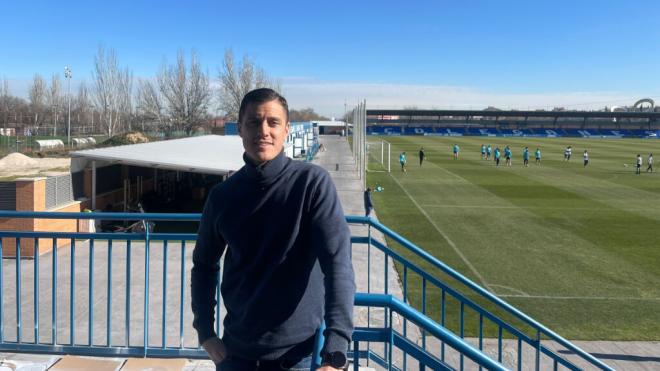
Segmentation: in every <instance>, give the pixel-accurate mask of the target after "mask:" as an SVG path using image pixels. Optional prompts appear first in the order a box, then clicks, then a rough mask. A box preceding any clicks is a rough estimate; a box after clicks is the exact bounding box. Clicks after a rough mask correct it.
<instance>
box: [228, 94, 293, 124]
mask: <svg viewBox="0 0 660 371" xmlns="http://www.w3.org/2000/svg"><path fill="white" fill-rule="evenodd" d="M274 100H276V101H278V102H279V103H280V104H281V105H282V107H283V108H284V111H285V112H286V120H287V121H289V104H288V103H287V102H286V98H284V97H283V96H281V95H280V94H279V93H278V92H276V91H275V90H273V89H269V88H259V89H254V90H252V91H250V92H249V93H247V94H245V96H244V97H243V100H242V101H241V108H240V109H239V110H238V122H241V119H242V118H243V115H245V110H246V109H247V107H248V106H249V105H250V104H252V103H254V104H262V103H266V102H271V101H274Z"/></svg>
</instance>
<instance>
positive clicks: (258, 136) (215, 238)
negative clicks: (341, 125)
mask: <svg viewBox="0 0 660 371" xmlns="http://www.w3.org/2000/svg"><path fill="white" fill-rule="evenodd" d="M238 131H239V134H240V136H241V138H242V140H243V147H244V148H245V153H244V155H243V159H244V161H245V166H243V167H242V168H241V169H240V170H239V171H237V172H236V173H235V174H233V175H232V176H231V177H229V178H228V179H227V180H226V181H225V182H223V183H221V184H219V185H217V186H216V187H215V188H214V189H213V190H212V191H211V192H210V194H209V197H208V199H207V201H206V205H205V207H204V213H203V215H202V219H201V222H200V227H199V232H198V238H197V244H196V246H195V250H194V252H193V268H192V279H191V281H192V282H191V285H192V290H191V291H192V309H193V314H194V320H193V326H194V327H195V329H196V330H197V334H198V337H199V342H200V344H202V347H203V348H204V349H205V350H206V352H207V353H208V354H209V357H210V358H211V359H212V360H213V361H214V362H215V363H216V365H217V369H218V370H232V371H233V370H271V369H272V370H275V369H277V370H280V369H306V368H309V367H310V363H311V353H312V350H313V345H314V338H315V334H316V332H317V329H318V328H319V326H320V325H321V322H322V321H323V320H324V319H325V322H326V330H325V332H324V335H325V344H324V346H323V349H322V352H321V354H322V359H323V362H322V367H321V368H320V369H319V370H326V371H330V370H335V369H340V368H343V367H345V365H346V351H347V350H348V344H349V341H350V339H351V335H352V331H353V300H354V299H353V298H354V295H355V279H354V272H353V266H352V263H351V248H350V233H349V229H348V225H347V224H346V220H345V218H344V213H343V211H342V208H341V204H340V202H339V199H338V197H337V191H336V189H335V187H334V185H333V183H332V180H331V178H330V176H329V175H328V173H327V172H326V171H325V170H323V169H322V168H321V167H318V166H316V165H312V164H308V163H303V162H298V161H292V160H291V159H289V158H288V157H286V156H285V155H284V153H283V146H284V140H285V138H286V137H287V135H288V134H289V109H288V105H287V102H286V100H285V99H284V98H283V97H282V96H280V95H279V94H278V93H276V92H275V91H273V90H271V89H257V90H253V91H251V92H249V93H248V94H246V95H245V97H244V98H243V101H242V102H241V107H240V110H239V117H238ZM225 251H226V254H225V258H224V269H223V272H222V273H223V276H222V284H221V287H220V289H221V293H222V298H223V300H224V304H225V307H226V308H227V314H226V316H225V320H224V334H223V337H222V339H220V338H218V334H216V333H215V331H214V329H213V323H214V307H215V305H216V301H215V292H216V288H217V284H218V282H217V275H218V270H219V267H220V266H219V262H220V257H221V256H222V254H223V253H224V252H225Z"/></svg>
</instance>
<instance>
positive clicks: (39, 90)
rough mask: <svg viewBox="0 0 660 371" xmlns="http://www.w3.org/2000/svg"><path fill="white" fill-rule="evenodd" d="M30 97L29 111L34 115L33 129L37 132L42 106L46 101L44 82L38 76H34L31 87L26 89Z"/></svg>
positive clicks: (41, 118) (40, 121)
mask: <svg viewBox="0 0 660 371" xmlns="http://www.w3.org/2000/svg"><path fill="white" fill-rule="evenodd" d="M28 96H29V97H30V109H31V110H32V114H33V115H34V129H35V131H36V132H38V131H39V126H41V123H42V122H43V116H44V115H43V112H44V108H45V107H44V104H45V101H46V81H45V80H44V78H43V77H41V75H39V74H35V75H34V77H33V79H32V85H30V88H29V89H28Z"/></svg>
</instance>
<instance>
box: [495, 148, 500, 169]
mask: <svg viewBox="0 0 660 371" xmlns="http://www.w3.org/2000/svg"><path fill="white" fill-rule="evenodd" d="M495 166H500V147H495Z"/></svg>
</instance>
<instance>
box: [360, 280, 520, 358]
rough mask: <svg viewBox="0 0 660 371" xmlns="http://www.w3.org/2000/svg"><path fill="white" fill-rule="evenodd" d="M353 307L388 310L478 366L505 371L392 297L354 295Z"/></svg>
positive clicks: (485, 356)
mask: <svg viewBox="0 0 660 371" xmlns="http://www.w3.org/2000/svg"><path fill="white" fill-rule="evenodd" d="M355 305H358V306H368V307H381V308H388V309H390V310H392V311H394V312H396V313H398V314H400V315H401V316H402V317H403V318H406V319H407V320H409V321H411V322H413V323H414V324H416V325H417V326H419V327H420V328H421V329H423V330H425V331H427V332H428V333H430V334H432V335H433V336H435V337H436V338H437V339H439V340H441V341H442V342H444V343H446V344H448V345H449V346H450V347H452V348H454V349H456V350H457V351H458V352H459V353H461V354H463V355H465V356H466V357H468V358H470V359H471V360H473V361H474V362H476V363H477V364H478V365H479V366H482V367H486V368H487V369H489V370H507V368H506V367H504V366H502V365H501V364H500V363H497V362H496V361H494V360H493V359H491V358H490V357H488V356H487V355H485V354H484V353H483V352H482V351H480V350H479V349H477V348H475V347H474V346H472V345H471V344H469V343H468V342H466V341H465V340H464V339H461V338H460V337H458V336H456V335H455V334H454V333H453V332H451V331H449V330H447V329H446V328H444V327H442V326H440V325H438V324H437V323H436V322H435V321H433V320H432V319H430V318H429V317H427V316H425V315H424V314H422V313H420V312H419V311H417V310H416V309H414V308H413V307H411V306H409V305H408V304H405V303H404V302H402V301H401V300H399V299H397V298H395V297H393V296H392V295H384V294H364V293H357V294H355Z"/></svg>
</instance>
